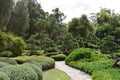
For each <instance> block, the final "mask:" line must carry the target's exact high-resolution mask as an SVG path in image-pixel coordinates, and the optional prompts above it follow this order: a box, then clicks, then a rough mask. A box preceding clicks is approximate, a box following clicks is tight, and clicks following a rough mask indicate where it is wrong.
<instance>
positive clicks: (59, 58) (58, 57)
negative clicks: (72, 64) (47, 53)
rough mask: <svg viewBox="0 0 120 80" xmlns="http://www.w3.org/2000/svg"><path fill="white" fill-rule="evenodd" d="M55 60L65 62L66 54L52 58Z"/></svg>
mask: <svg viewBox="0 0 120 80" xmlns="http://www.w3.org/2000/svg"><path fill="white" fill-rule="evenodd" d="M51 57H52V58H53V59H54V60H56V61H63V60H65V58H66V55H64V54H58V55H53V56H51Z"/></svg>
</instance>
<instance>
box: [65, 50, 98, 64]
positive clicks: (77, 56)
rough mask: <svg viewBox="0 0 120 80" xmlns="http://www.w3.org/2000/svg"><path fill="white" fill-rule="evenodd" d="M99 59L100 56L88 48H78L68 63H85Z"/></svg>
mask: <svg viewBox="0 0 120 80" xmlns="http://www.w3.org/2000/svg"><path fill="white" fill-rule="evenodd" d="M97 59H99V55H98V54H97V53H96V52H95V51H93V50H91V49H88V48H78V49H75V50H74V51H72V52H71V53H70V54H69V55H68V57H67V58H66V63H68V62H71V61H78V60H85V61H89V62H91V61H94V60H97Z"/></svg>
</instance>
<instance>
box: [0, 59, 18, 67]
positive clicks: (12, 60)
mask: <svg viewBox="0 0 120 80" xmlns="http://www.w3.org/2000/svg"><path fill="white" fill-rule="evenodd" d="M0 62H6V63H9V64H12V65H15V64H17V62H16V60H14V59H10V58H7V57H0Z"/></svg>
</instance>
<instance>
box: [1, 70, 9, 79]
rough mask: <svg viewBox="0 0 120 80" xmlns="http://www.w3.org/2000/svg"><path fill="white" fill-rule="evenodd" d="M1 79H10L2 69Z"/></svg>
mask: <svg viewBox="0 0 120 80" xmlns="http://www.w3.org/2000/svg"><path fill="white" fill-rule="evenodd" d="M0 80H10V78H9V77H8V75H7V74H5V73H4V72H1V71H0Z"/></svg>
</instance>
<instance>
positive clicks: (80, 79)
mask: <svg viewBox="0 0 120 80" xmlns="http://www.w3.org/2000/svg"><path fill="white" fill-rule="evenodd" d="M55 68H57V69H60V70H62V71H64V72H66V73H67V74H68V75H69V76H70V77H71V80H92V78H91V76H89V75H88V74H86V73H84V72H82V71H80V70H77V69H74V68H72V67H69V66H68V65H66V64H65V61H56V62H55Z"/></svg>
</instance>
